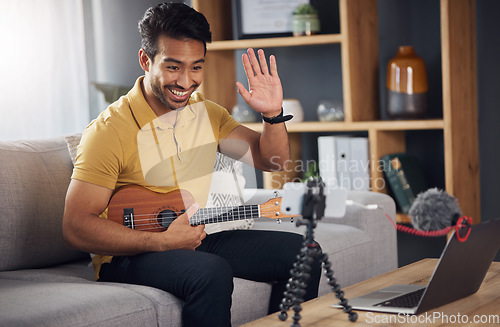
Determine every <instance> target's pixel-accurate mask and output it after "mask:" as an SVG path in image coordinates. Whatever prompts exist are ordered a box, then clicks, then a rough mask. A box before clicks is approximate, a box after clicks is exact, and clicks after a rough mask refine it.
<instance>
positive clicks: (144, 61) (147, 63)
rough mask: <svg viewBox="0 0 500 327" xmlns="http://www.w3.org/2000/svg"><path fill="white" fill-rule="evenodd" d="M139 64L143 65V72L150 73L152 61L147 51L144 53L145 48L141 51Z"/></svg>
mask: <svg viewBox="0 0 500 327" xmlns="http://www.w3.org/2000/svg"><path fill="white" fill-rule="evenodd" d="M139 64H140V65H141V68H142V70H144V71H145V72H149V66H150V64H151V60H150V59H149V57H148V55H147V54H146V51H144V49H143V48H141V49H140V50H139Z"/></svg>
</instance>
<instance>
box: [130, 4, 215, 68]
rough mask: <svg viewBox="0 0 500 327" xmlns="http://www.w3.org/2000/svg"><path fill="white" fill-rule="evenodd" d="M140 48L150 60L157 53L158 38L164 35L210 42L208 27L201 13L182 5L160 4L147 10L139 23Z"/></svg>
mask: <svg viewBox="0 0 500 327" xmlns="http://www.w3.org/2000/svg"><path fill="white" fill-rule="evenodd" d="M139 33H140V34H141V46H142V48H143V49H144V51H145V52H146V54H147V55H148V57H149V58H150V59H151V60H154V57H155V56H156V54H157V52H158V42H157V41H158V37H159V36H160V35H166V36H168V37H172V38H175V39H179V40H182V39H194V40H198V41H201V42H203V46H204V47H205V52H206V49H207V43H210V42H211V41H212V33H211V32H210V25H209V24H208V22H207V19H206V18H205V16H203V14H202V13H199V12H197V11H196V10H194V9H193V8H191V7H189V6H188V5H185V4H183V3H162V4H159V5H156V6H153V7H151V8H149V9H148V10H147V11H146V13H145V14H144V17H143V18H142V19H141V20H140V21H139Z"/></svg>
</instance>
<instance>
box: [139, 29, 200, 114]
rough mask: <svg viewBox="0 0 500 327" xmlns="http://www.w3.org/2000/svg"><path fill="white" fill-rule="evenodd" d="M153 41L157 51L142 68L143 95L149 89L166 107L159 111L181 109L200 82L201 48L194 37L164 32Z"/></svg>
mask: <svg viewBox="0 0 500 327" xmlns="http://www.w3.org/2000/svg"><path fill="white" fill-rule="evenodd" d="M157 42H158V53H157V54H156V56H155V57H154V61H151V60H149V63H148V68H149V70H148V71H146V77H147V78H146V79H145V83H149V85H145V86H144V87H145V90H146V97H147V96H148V95H149V96H151V94H148V93H150V92H151V93H152V94H153V95H154V96H155V97H156V98H157V100H159V101H160V102H161V104H162V105H163V106H165V107H166V108H162V109H163V110H161V111H165V112H167V111H170V110H176V109H180V108H183V107H184V106H186V105H187V103H188V101H189V98H190V96H191V94H192V93H193V92H194V91H195V90H196V89H197V88H198V86H199V85H200V84H201V82H202V81H203V65H204V62H205V47H204V45H203V42H201V41H198V40H192V39H183V40H179V39H174V38H171V37H168V36H164V35H161V36H160V37H158V41H157ZM148 91H149V92H148ZM157 114H158V112H157Z"/></svg>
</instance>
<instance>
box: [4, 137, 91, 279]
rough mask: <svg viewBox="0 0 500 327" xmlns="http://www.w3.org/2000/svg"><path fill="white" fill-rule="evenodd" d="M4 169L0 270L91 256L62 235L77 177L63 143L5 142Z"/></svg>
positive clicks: (52, 141)
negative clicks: (66, 207)
mask: <svg viewBox="0 0 500 327" xmlns="http://www.w3.org/2000/svg"><path fill="white" fill-rule="evenodd" d="M0 167H2V169H1V170H0V213H1V216H0V222H1V226H2V228H0V257H1V258H2V260H0V271H3V270H14V269H23V268H38V267H45V266H51V265H55V264H60V263H64V262H68V261H72V260H78V259H82V258H84V257H88V254H85V253H83V252H79V251H75V250H71V249H69V248H68V247H66V245H65V243H64V240H63V236H62V217H63V211H64V199H65V196H66V190H67V188H68V185H69V181H70V176H71V172H72V164H71V159H70V156H69V153H68V149H67V147H66V143H65V141H64V139H63V138H62V137H61V138H54V139H48V140H37V141H7V142H0Z"/></svg>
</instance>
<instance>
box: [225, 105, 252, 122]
mask: <svg viewBox="0 0 500 327" xmlns="http://www.w3.org/2000/svg"><path fill="white" fill-rule="evenodd" d="M231 116H233V118H234V120H236V121H237V122H238V123H242V124H244V123H254V122H256V121H257V120H258V119H259V115H258V114H257V112H256V111H255V110H253V109H252V108H250V107H249V106H247V105H236V106H234V107H233V110H232V111H231Z"/></svg>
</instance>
